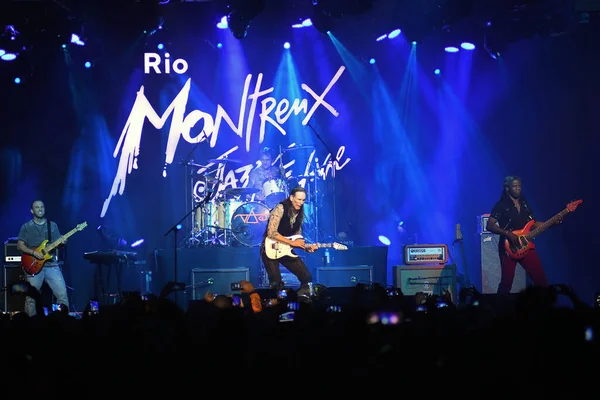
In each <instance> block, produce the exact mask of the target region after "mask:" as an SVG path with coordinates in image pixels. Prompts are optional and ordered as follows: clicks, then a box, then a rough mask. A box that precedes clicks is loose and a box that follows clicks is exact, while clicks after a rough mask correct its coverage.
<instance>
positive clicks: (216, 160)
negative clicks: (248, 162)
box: [208, 158, 241, 164]
mask: <svg viewBox="0 0 600 400" xmlns="http://www.w3.org/2000/svg"><path fill="white" fill-rule="evenodd" d="M208 162H211V163H226V162H230V163H234V164H239V163H241V161H240V160H235V159H233V158H211V159H210V160H208Z"/></svg>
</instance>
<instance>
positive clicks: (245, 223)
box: [231, 201, 270, 247]
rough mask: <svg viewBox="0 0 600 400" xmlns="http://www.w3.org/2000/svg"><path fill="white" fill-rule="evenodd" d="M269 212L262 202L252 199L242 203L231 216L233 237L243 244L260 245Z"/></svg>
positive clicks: (249, 245)
mask: <svg viewBox="0 0 600 400" xmlns="http://www.w3.org/2000/svg"><path fill="white" fill-rule="evenodd" d="M269 214H270V211H269V208H267V206H266V205H264V204H262V203H258V202H254V201H253V202H249V203H245V204H242V205H241V206H239V207H238V208H237V209H236V210H235V212H234V213H233V216H232V218H231V233H232V235H233V237H234V238H235V239H236V240H237V241H238V242H240V243H241V244H243V245H244V246H248V247H256V246H260V244H261V242H262V240H263V236H264V234H265V231H266V229H267V224H268V222H269Z"/></svg>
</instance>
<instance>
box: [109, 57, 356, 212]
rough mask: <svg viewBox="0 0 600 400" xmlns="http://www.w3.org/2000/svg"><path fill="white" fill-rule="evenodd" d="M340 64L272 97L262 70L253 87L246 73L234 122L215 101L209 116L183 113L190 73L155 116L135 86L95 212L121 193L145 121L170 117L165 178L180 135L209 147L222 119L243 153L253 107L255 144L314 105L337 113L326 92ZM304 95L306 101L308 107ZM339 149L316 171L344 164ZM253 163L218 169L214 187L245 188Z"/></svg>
mask: <svg viewBox="0 0 600 400" xmlns="http://www.w3.org/2000/svg"><path fill="white" fill-rule="evenodd" d="M145 61H146V62H148V61H151V62H153V63H156V62H158V60H154V59H151V60H145ZM180 64H181V63H180ZM145 68H147V69H149V68H150V66H148V65H145ZM173 68H174V69H175V64H173ZM181 68H183V65H181ZM185 68H186V69H187V65H185ZM345 69H346V68H345V67H344V66H341V67H340V68H339V69H338V70H337V72H336V73H335V75H334V76H333V77H332V78H331V80H330V82H329V84H328V85H327V86H326V87H325V88H324V89H323V91H322V92H321V93H320V94H318V93H317V91H315V90H313V89H312V88H311V87H310V86H308V85H307V84H305V83H303V84H302V85H301V89H302V91H303V92H304V94H305V96H306V97H300V98H295V99H286V98H282V99H279V100H278V99H276V98H275V97H273V96H269V94H271V93H272V92H273V91H274V90H275V88H274V87H269V88H263V74H262V73H259V74H258V75H257V76H256V82H255V83H254V87H253V88H252V87H251V83H252V79H253V76H252V74H248V75H247V76H246V79H245V82H244V87H243V91H242V96H241V100H240V107H239V116H238V121H237V123H234V121H233V119H232V118H231V116H230V115H229V114H228V113H227V112H226V111H225V109H224V108H223V107H222V106H221V105H217V107H216V111H215V113H214V115H212V114H210V113H209V112H207V111H203V110H192V111H190V112H188V113H186V108H187V104H188V100H189V95H190V89H191V83H192V80H191V78H190V79H188V80H187V81H186V82H185V84H184V85H183V87H182V88H181V90H180V92H179V93H178V94H177V96H175V98H174V99H173V101H172V102H171V104H169V106H168V107H167V109H166V110H165V111H164V113H163V114H162V115H158V113H157V112H156V110H155V109H154V107H153V106H152V104H150V102H149V101H148V98H147V97H146V95H145V93H144V86H143V85H142V86H140V89H139V91H138V92H137V96H136V99H135V102H134V104H133V107H132V108H131V111H130V113H129V116H128V118H127V121H126V122H125V126H124V127H123V130H122V132H121V136H120V137H119V140H118V142H117V145H116V147H115V150H114V152H113V157H114V158H119V161H118V165H117V172H116V175H115V178H114V180H113V184H112V187H111V190H110V194H109V196H108V197H107V198H106V200H105V201H104V204H103V207H102V212H101V217H104V216H105V215H106V212H107V211H108V208H109V206H110V202H111V200H112V198H113V197H115V196H116V195H117V194H119V195H123V193H124V192H125V187H126V180H127V176H128V175H129V174H131V173H132V171H133V170H134V169H138V165H137V158H138V156H139V154H140V144H141V139H142V131H143V126H144V123H145V121H146V120H148V121H149V122H150V123H151V124H152V126H154V128H156V129H157V130H158V129H162V128H163V127H164V126H165V124H166V123H167V120H168V119H169V118H170V119H171V125H170V127H169V136H168V139H167V146H166V149H165V160H164V166H163V173H162V174H163V176H164V177H166V176H167V167H168V166H169V165H170V164H172V163H173V158H174V155H175V151H176V149H177V146H178V145H179V141H180V139H183V140H185V141H186V142H188V143H191V144H196V143H200V142H204V141H207V142H208V143H209V145H210V147H211V148H214V147H215V146H216V145H217V142H218V138H219V132H220V129H221V125H222V124H223V123H225V124H226V125H227V127H228V128H229V129H231V130H232V131H233V132H234V133H235V134H236V135H237V136H238V137H240V138H242V139H245V150H246V152H249V151H250V148H251V143H252V140H251V139H252V137H253V132H252V130H253V126H254V120H255V117H256V113H257V108H259V110H258V122H259V129H258V143H259V144H260V143H263V141H264V139H265V131H266V128H267V126H272V127H274V128H276V130H277V131H279V132H280V133H281V134H282V135H286V134H287V132H286V130H285V129H284V128H283V126H282V125H284V124H285V123H286V122H287V121H288V120H289V119H290V118H291V117H292V116H294V117H299V118H302V121H301V123H302V125H307V124H308V122H309V121H310V119H311V118H312V116H313V114H314V113H315V112H316V111H317V110H318V109H319V108H320V107H323V108H325V109H326V110H327V111H329V112H330V113H331V115H333V116H334V117H337V116H338V115H339V113H338V111H337V110H336V109H335V108H334V107H333V106H332V105H331V104H329V103H328V102H327V100H326V96H327V94H328V93H329V92H330V91H331V89H332V88H333V87H334V86H335V84H336V83H337V81H338V80H339V79H340V77H341V76H342V74H343V73H344V71H345ZM309 99H310V100H311V102H312V105H311V106H310V108H309ZM201 122H202V123H203V124H202V126H203V129H201V130H200V129H196V130H195V131H194V127H195V126H196V125H198V126H200V125H201V124H199V123H201ZM198 131H200V132H198ZM238 149H239V146H234V147H232V148H231V149H229V150H226V151H225V152H223V153H222V154H221V156H219V157H217V158H223V157H230V156H231V155H232V154H234V153H235V152H236V151H238ZM344 152H345V146H340V147H339V149H338V150H337V152H336V154H335V155H332V154H328V155H327V156H326V157H325V158H323V159H322V162H321V163H320V165H321V167H319V168H318V176H319V177H321V178H322V179H326V178H327V176H328V175H330V174H331V175H333V174H335V172H336V171H339V170H341V169H342V168H344V167H345V166H346V165H347V164H348V162H350V159H349V158H347V157H346V158H344ZM315 154H316V153H315V152H314V151H313V153H312V154H311V155H310V160H309V163H307V168H306V169H308V165H309V164H310V162H312V160H313V159H314V158H315ZM232 158H233V157H232ZM330 161H335V162H330ZM294 163H295V161H294V160H292V161H290V162H288V163H287V164H286V165H285V166H284V168H289V167H290V166H291V165H294ZM211 166H212V165H207V166H206V168H203V169H201V170H200V171H198V173H204V172H205V171H206V169H207V168H211ZM253 168H254V165H253V164H248V165H245V166H243V167H240V168H237V169H235V170H230V171H228V172H226V173H225V170H223V169H221V171H220V174H221V176H222V181H223V182H224V183H223V184H221V185H220V188H219V189H220V190H221V189H223V188H227V187H245V185H247V182H248V177H249V173H250V171H251V170H252V169H253Z"/></svg>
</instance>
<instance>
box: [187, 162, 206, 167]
mask: <svg viewBox="0 0 600 400" xmlns="http://www.w3.org/2000/svg"><path fill="white" fill-rule="evenodd" d="M185 165H189V166H190V167H200V168H206V165H202V164H196V163H193V162H188V163H185Z"/></svg>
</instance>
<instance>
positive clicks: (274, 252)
mask: <svg viewBox="0 0 600 400" xmlns="http://www.w3.org/2000/svg"><path fill="white" fill-rule="evenodd" d="M286 237H287V238H288V239H290V240H299V239H302V238H303V237H302V235H293V236H286ZM307 246H312V247H316V248H318V249H320V248H325V247H327V248H334V249H336V250H348V246H346V245H343V244H341V243H337V242H333V243H311V244H307ZM265 253H266V254H267V257H269V258H270V259H271V260H278V259H280V258H281V257H283V256H290V257H298V254H296V253H294V248H293V247H292V246H290V245H289V244H287V243H283V242H279V241H277V240H273V239H270V238H266V239H265Z"/></svg>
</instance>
